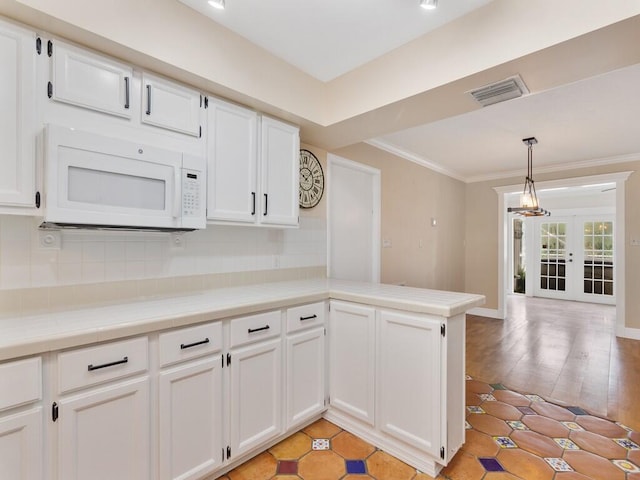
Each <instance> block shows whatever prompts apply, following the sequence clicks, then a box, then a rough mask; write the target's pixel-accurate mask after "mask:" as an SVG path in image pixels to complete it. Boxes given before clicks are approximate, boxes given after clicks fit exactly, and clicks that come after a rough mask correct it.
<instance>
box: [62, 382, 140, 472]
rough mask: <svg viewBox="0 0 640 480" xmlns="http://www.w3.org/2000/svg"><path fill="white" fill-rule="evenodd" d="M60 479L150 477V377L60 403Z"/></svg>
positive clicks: (79, 395) (84, 393) (99, 389)
mask: <svg viewBox="0 0 640 480" xmlns="http://www.w3.org/2000/svg"><path fill="white" fill-rule="evenodd" d="M58 422H60V423H59V425H58V428H59V430H58V476H57V478H58V480H113V479H115V478H117V479H119V480H120V479H121V480H144V479H148V478H149V462H150V455H149V453H150V442H149V440H150V439H149V377H148V376H144V377H141V378H137V379H135V380H128V381H123V382H118V383H116V384H114V385H111V386H108V387H103V388H95V389H91V390H89V391H87V392H83V393H80V394H78V395H74V396H71V397H68V398H65V399H63V400H60V403H59V418H58Z"/></svg>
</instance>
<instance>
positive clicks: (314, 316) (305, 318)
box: [300, 314, 318, 322]
mask: <svg viewBox="0 0 640 480" xmlns="http://www.w3.org/2000/svg"><path fill="white" fill-rule="evenodd" d="M314 318H318V315H315V314H314V315H309V316H308V317H300V321H301V322H304V321H305V320H313V319H314Z"/></svg>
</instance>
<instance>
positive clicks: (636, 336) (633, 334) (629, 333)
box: [616, 327, 640, 340]
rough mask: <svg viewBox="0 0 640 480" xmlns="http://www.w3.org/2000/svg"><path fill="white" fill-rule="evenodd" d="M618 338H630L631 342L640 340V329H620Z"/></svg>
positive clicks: (618, 329) (617, 330) (617, 333)
mask: <svg viewBox="0 0 640 480" xmlns="http://www.w3.org/2000/svg"><path fill="white" fill-rule="evenodd" d="M616 336H617V337H621V338H630V339H631V340H640V328H630V327H618V328H617V329H616Z"/></svg>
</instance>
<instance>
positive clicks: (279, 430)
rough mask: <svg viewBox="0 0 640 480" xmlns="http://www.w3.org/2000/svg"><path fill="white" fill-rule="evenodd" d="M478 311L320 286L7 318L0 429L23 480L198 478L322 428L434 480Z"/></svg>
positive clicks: (341, 284)
mask: <svg viewBox="0 0 640 480" xmlns="http://www.w3.org/2000/svg"><path fill="white" fill-rule="evenodd" d="M483 302H484V297H482V296H480V295H473V294H465V293H454V292H443V291H436V290H423V289H417V288H410V287H400V286H392V285H380V284H366V283H359V282H348V281H338V280H326V279H318V280H303V281H290V282H276V283H266V284H257V285H247V286H243V287H232V288H221V289H215V290H209V291H201V292H196V293H192V294H188V295H181V296H174V297H162V298H150V299H141V300H138V301H132V302H128V303H124V304H111V305H100V306H94V307H92V308H82V309H76V310H69V311H58V312H52V313H39V314H36V315H23V316H20V317H9V318H3V319H0V360H2V361H3V363H2V364H0V370H1V372H2V375H0V432H2V431H3V430H5V429H6V428H14V429H15V428H16V426H17V427H19V431H20V432H21V434H20V435H18V436H17V437H16V439H15V441H16V442H18V443H17V445H20V447H19V448H22V449H27V450H30V451H25V452H23V455H22V456H21V457H20V458H22V459H26V458H29V459H31V460H30V462H31V463H30V465H29V466H28V470H30V471H32V472H34V475H33V477H28V478H56V479H63V478H64V479H76V478H77V479H81V478H88V477H87V475H90V474H91V473H90V472H92V471H95V469H96V468H100V469H102V470H103V471H108V472H109V475H108V476H110V477H111V478H163V479H164V478H178V477H179V478H194V479H199V478H205V477H206V476H207V475H210V474H212V473H216V475H217V474H222V473H223V472H226V471H228V470H230V469H232V468H233V467H235V466H237V465H238V464H240V463H242V462H243V461H246V460H247V459H248V458H250V457H251V456H254V455H256V454H257V453H259V452H260V451H263V450H264V449H266V448H268V447H269V446H271V445H273V444H274V443H275V442H277V441H280V440H281V439H283V438H285V437H286V436H288V435H290V434H291V433H293V432H295V431H297V430H298V429H300V428H302V427H304V425H306V424H308V423H310V422H312V421H315V420H316V419H318V418H319V417H321V416H325V417H326V418H327V419H329V420H331V421H333V422H335V423H336V424H338V425H340V426H342V427H343V428H345V429H347V430H350V431H352V432H353V433H355V434H357V435H359V436H361V437H362V438H364V439H366V440H368V441H370V442H372V443H374V444H376V445H377V446H379V447H381V448H384V449H385V450H386V451H388V452H389V453H391V454H393V455H395V456H397V457H398V458H400V459H402V460H404V461H406V462H408V463H409V464H411V465H413V466H415V467H416V468H419V469H420V470H422V471H424V472H426V473H428V474H431V475H435V474H436V473H437V472H438V471H439V470H440V468H441V467H442V465H446V463H447V462H448V461H449V459H450V458H451V457H452V456H453V455H454V454H455V452H456V451H457V450H458V448H459V447H460V446H461V444H462V443H463V442H464V335H465V333H464V332H465V330H464V323H465V321H464V317H465V311H466V310H468V309H470V308H473V307H475V306H478V305H481V304H482V303H483ZM5 384H6V385H5ZM9 438H13V437H11V436H10V437H9ZM17 445H15V444H14V446H17ZM87 445H94V446H95V448H91V449H87V448H86V446H87ZM31 450H33V451H31ZM41 450H44V454H43V452H42V451H41ZM4 453H7V452H4ZM0 456H3V452H2V451H0ZM20 458H16V460H15V461H16V462H20V461H24V460H20ZM33 459H43V460H42V462H39V461H36V462H32V460H33ZM46 459H50V460H49V461H47V460H46ZM96 465H98V466H99V467H96ZM181 475H185V476H181Z"/></svg>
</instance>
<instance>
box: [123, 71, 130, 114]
mask: <svg viewBox="0 0 640 480" xmlns="http://www.w3.org/2000/svg"><path fill="white" fill-rule="evenodd" d="M124 108H127V109H128V108H129V77H124Z"/></svg>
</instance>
